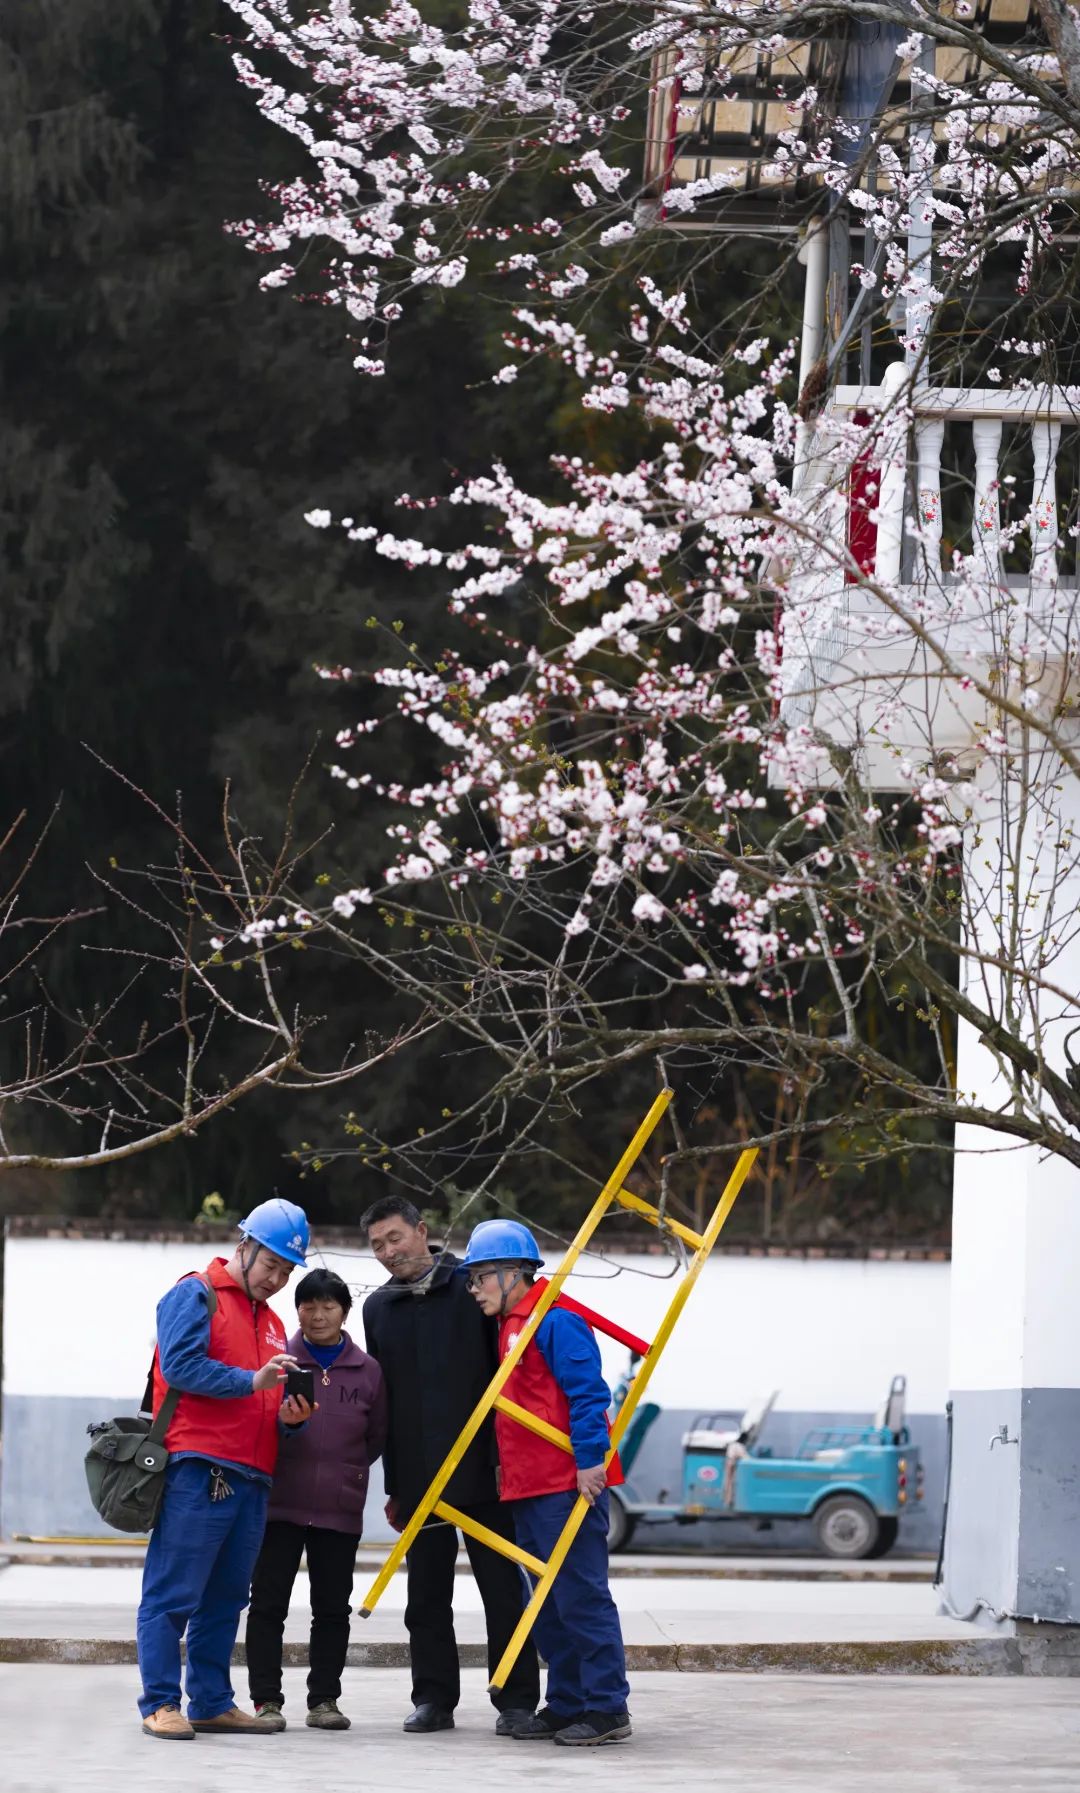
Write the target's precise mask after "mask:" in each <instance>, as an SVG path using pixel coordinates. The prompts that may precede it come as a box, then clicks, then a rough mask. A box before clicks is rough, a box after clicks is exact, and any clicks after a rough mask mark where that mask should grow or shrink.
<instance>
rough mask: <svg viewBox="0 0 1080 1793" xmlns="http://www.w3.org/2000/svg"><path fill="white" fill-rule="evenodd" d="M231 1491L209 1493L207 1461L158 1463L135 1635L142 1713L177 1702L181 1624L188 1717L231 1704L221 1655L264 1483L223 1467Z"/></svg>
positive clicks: (246, 1571) (257, 1524)
mask: <svg viewBox="0 0 1080 1793" xmlns="http://www.w3.org/2000/svg"><path fill="white" fill-rule="evenodd" d="M225 1480H226V1482H227V1483H228V1485H229V1487H230V1488H231V1489H232V1493H231V1494H230V1495H228V1496H227V1497H226V1498H225V1499H224V1500H211V1498H210V1486H211V1479H210V1464H209V1463H208V1462H207V1461H206V1459H205V1458H203V1457H183V1458H181V1460H180V1462H178V1463H170V1464H169V1467H168V1468H167V1469H166V1471H165V1494H164V1498H163V1500H162V1503H161V1515H160V1517H159V1519H158V1522H157V1525H156V1526H155V1527H154V1530H153V1532H152V1534H151V1537H150V1543H149V1545H148V1547H147V1551H146V1566H145V1568H144V1570H143V1582H142V1599H141V1601H140V1603H139V1618H138V1626H137V1636H138V1642H139V1669H140V1671H141V1674H142V1684H143V1690H142V1696H141V1698H140V1700H139V1711H140V1712H141V1713H142V1715H143V1717H144V1718H147V1717H148V1716H149V1715H150V1713H151V1712H156V1711H157V1709H158V1707H159V1706H179V1704H180V1639H181V1638H182V1637H183V1636H184V1633H185V1631H186V1632H187V1677H186V1682H187V1696H188V1717H189V1718H217V1716H218V1714H219V1713H221V1712H228V1711H229V1709H230V1707H232V1706H235V1704H236V1697H235V1695H234V1693H233V1690H232V1682H231V1680H230V1676H229V1664H230V1660H231V1657H232V1650H233V1645H234V1643H235V1642H236V1632H237V1628H238V1626H239V1624H240V1614H241V1613H242V1612H243V1610H244V1608H245V1606H246V1605H247V1603H248V1599H249V1597H250V1594H251V1574H252V1570H253V1569H254V1567H255V1561H256V1558H257V1557H258V1554H259V1546H260V1544H261V1543H262V1537H263V1531H264V1529H265V1527H266V1506H267V1501H268V1499H269V1496H270V1488H269V1485H268V1484H267V1483H266V1482H262V1481H255V1480H253V1478H252V1477H250V1476H242V1475H238V1474H237V1473H236V1471H235V1470H226V1471H225Z"/></svg>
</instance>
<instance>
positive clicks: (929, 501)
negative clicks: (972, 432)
mask: <svg viewBox="0 0 1080 1793" xmlns="http://www.w3.org/2000/svg"><path fill="white" fill-rule="evenodd" d="M944 439H945V420H944V418H943V417H928V418H926V419H925V420H924V422H922V423H919V424H916V426H915V451H916V455H917V458H918V522H919V528H920V529H921V531H922V535H923V539H922V541H921V542H920V544H919V547H918V551H917V554H916V560H915V564H916V567H917V568H918V573H919V576H920V577H921V578H923V579H926V580H930V581H932V582H933V583H935V584H936V583H937V582H938V581H939V580H940V578H941V445H942V442H943V441H944Z"/></svg>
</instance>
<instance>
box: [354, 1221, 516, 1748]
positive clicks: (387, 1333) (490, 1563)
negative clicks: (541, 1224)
mask: <svg viewBox="0 0 1080 1793" xmlns="http://www.w3.org/2000/svg"><path fill="white" fill-rule="evenodd" d="M361 1225H362V1226H363V1228H364V1230H365V1232H366V1233H367V1236H368V1243H369V1244H370V1246H371V1249H372V1251H373V1252H374V1253H375V1256H376V1257H377V1258H378V1260H379V1262H380V1264H381V1265H382V1266H383V1268H384V1270H388V1271H389V1272H390V1280H389V1282H387V1283H385V1284H384V1285H383V1287H382V1288H381V1289H376V1291H375V1293H374V1294H373V1295H369V1296H368V1299H367V1300H366V1301H365V1303H364V1333H365V1337H366V1343H367V1348H368V1351H369V1352H370V1354H371V1356H372V1357H374V1358H375V1359H376V1361H377V1362H378V1364H379V1367H380V1368H381V1370H382V1373H383V1376H384V1378H385V1380H386V1388H387V1394H388V1396H389V1407H390V1427H389V1432H388V1434H387V1440H386V1447H385V1450H384V1452H383V1476H384V1480H385V1484H386V1492H387V1496H388V1498H387V1503H386V1516H387V1518H388V1519H389V1521H390V1523H391V1525H393V1526H394V1527H395V1528H396V1529H397V1530H398V1531H401V1530H402V1529H403V1527H404V1526H405V1525H406V1524H407V1523H408V1521H409V1519H410V1517H411V1516H412V1514H413V1512H414V1511H415V1509H416V1507H417V1506H418V1505H419V1503H420V1501H421V1500H422V1498H423V1496H424V1494H425V1493H426V1491H427V1488H428V1486H429V1484H430V1483H431V1481H432V1480H433V1478H434V1476H435V1474H436V1471H437V1470H438V1469H440V1468H441V1466H442V1464H443V1461H444V1460H445V1458H446V1456H447V1455H448V1453H449V1451H450V1447H451V1446H452V1445H453V1443H454V1441H455V1439H456V1438H457V1436H458V1434H459V1432H460V1431H461V1429H462V1427H463V1426H464V1424H465V1422H466V1420H467V1419H468V1418H469V1416H470V1414H471V1413H472V1411H473V1408H474V1407H475V1406H476V1403H477V1401H478V1400H479V1399H480V1396H481V1395H482V1394H483V1392H484V1390H485V1389H486V1387H487V1385H488V1383H489V1382H490V1381H491V1378H492V1376H493V1375H494V1373H495V1369H496V1364H497V1337H496V1330H495V1327H494V1325H493V1323H492V1322H491V1321H490V1320H487V1319H485V1318H484V1316H483V1315H482V1314H481V1313H480V1311H479V1309H478V1308H477V1305H476V1303H475V1301H473V1299H472V1297H471V1295H470V1294H469V1292H468V1290H467V1289H466V1287H465V1279H464V1276H463V1275H462V1274H461V1271H460V1268H459V1266H458V1261H457V1259H456V1258H455V1257H454V1256H453V1255H452V1254H451V1253H450V1252H446V1251H442V1252H440V1253H439V1254H438V1256H437V1257H436V1256H433V1254H432V1252H431V1249H430V1247H429V1245H428V1235H427V1227H426V1226H425V1224H424V1222H423V1221H422V1220H421V1218H420V1214H419V1211H418V1210H417V1209H416V1208H415V1207H414V1206H413V1204H412V1203H411V1202H410V1201H407V1200H406V1199H405V1198H404V1197H402V1196H398V1195H388V1196H384V1197H383V1198H382V1199H381V1200H380V1201H377V1202H375V1203H374V1205H373V1206H372V1207H370V1208H369V1209H368V1211H367V1213H366V1214H365V1215H364V1217H363V1219H362V1221H361ZM497 1460H498V1459H497V1454H496V1448H495V1433H494V1427H493V1424H492V1421H491V1420H490V1419H488V1420H487V1421H485V1423H484V1425H483V1427H482V1428H481V1430H480V1433H479V1435H478V1437H477V1438H476V1439H475V1440H474V1441H473V1443H472V1444H471V1445H470V1447H469V1449H468V1451H467V1452H466V1453H465V1456H464V1458H463V1459H462V1461H461V1463H460V1465H459V1466H458V1468H457V1470H456V1471H455V1473H454V1476H453V1477H452V1479H451V1481H450V1483H449V1485H448V1487H447V1489H446V1491H445V1493H444V1495H443V1499H444V1500H445V1501H446V1502H447V1504H448V1505H449V1506H453V1507H457V1508H458V1510H459V1511H460V1512H463V1513H465V1514H467V1515H468V1517H469V1518H471V1519H475V1520H476V1521H477V1522H478V1523H479V1524H480V1525H484V1526H487V1527H488V1528H489V1529H490V1530H491V1531H494V1532H497V1533H499V1535H500V1536H502V1537H506V1538H510V1539H512V1538H513V1535H514V1534H513V1522H512V1520H511V1519H510V1518H509V1517H508V1512H507V1508H506V1507H505V1506H500V1503H499V1494H498V1484H497V1479H496V1463H497ZM465 1548H466V1550H467V1551H468V1553H469V1562H470V1563H471V1565H472V1571H473V1575H474V1576H475V1578H476V1585H477V1588H478V1589H479V1593H480V1598H481V1600H482V1601H483V1603H484V1615H485V1618H486V1620H487V1636H488V1668H489V1671H490V1672H492V1673H493V1672H494V1670H495V1668H496V1667H497V1665H498V1663H499V1660H500V1658H501V1656H502V1654H503V1651H504V1650H505V1648H506V1646H507V1644H508V1643H509V1642H510V1638H511V1636H512V1634H513V1632H514V1629H515V1627H516V1625H517V1622H518V1620H519V1619H520V1617H521V1612H522V1607H523V1605H524V1600H523V1591H524V1590H523V1585H522V1579H521V1575H520V1573H519V1571H518V1568H517V1565H516V1564H515V1563H512V1562H511V1561H510V1560H509V1559H508V1558H507V1557H504V1556H500V1555H499V1554H498V1552H496V1551H494V1550H489V1549H488V1548H487V1547H486V1546H485V1545H483V1544H478V1543H477V1542H476V1540H475V1539H473V1538H470V1537H469V1536H468V1534H466V1537H465ZM457 1550H458V1534H457V1532H456V1531H455V1529H454V1528H453V1527H452V1526H449V1525H447V1524H445V1523H444V1522H443V1521H441V1520H430V1521H429V1522H428V1524H427V1525H426V1526H425V1527H424V1529H423V1530H422V1531H421V1533H420V1535H419V1536H418V1538H417V1540H416V1542H415V1544H414V1545H413V1547H412V1549H411V1551H410V1552H409V1558H408V1604H407V1606H406V1609H405V1625H406V1628H407V1630H408V1633H409V1655H410V1658H411V1661H412V1675H413V1694H412V1697H413V1706H414V1711H413V1712H412V1713H411V1714H410V1716H409V1717H408V1718H407V1719H406V1720H405V1727H404V1728H405V1730H406V1731H408V1732H410V1733H411V1734H413V1735H415V1734H416V1733H418V1732H419V1733H426V1732H431V1731H448V1730H452V1729H453V1724H454V1719H453V1713H454V1708H455V1707H456V1705H457V1703H458V1699H459V1698H460V1693H461V1687H460V1680H459V1675H458V1652H457V1639H456V1638H455V1636H454V1613H453V1599H454V1570H455V1565H456V1562H457ZM491 1698H492V1703H493V1704H494V1705H495V1707H496V1708H497V1710H498V1713H499V1717H498V1718H497V1720H496V1723H495V1731H496V1735H497V1736H500V1737H513V1736H514V1734H515V1731H516V1730H518V1729H519V1728H520V1726H521V1724H522V1722H523V1719H522V1715H523V1714H531V1713H533V1712H534V1711H535V1710H536V1707H537V1705H538V1704H539V1700H540V1675H539V1668H538V1665H537V1661H536V1651H535V1649H534V1648H533V1646H532V1644H531V1643H529V1644H526V1646H525V1648H524V1650H523V1651H522V1652H521V1655H520V1656H519V1657H518V1660H517V1664H516V1666H515V1668H514V1672H513V1675H512V1676H511V1678H510V1680H509V1682H508V1683H507V1685H506V1687H505V1688H503V1689H501V1690H500V1689H496V1690H495V1691H493V1693H492V1696H491Z"/></svg>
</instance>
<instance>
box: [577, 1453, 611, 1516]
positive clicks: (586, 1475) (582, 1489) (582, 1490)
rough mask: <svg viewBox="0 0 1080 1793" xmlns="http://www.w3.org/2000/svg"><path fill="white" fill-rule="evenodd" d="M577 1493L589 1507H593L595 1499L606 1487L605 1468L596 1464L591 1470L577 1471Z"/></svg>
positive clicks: (601, 1464)
mask: <svg viewBox="0 0 1080 1793" xmlns="http://www.w3.org/2000/svg"><path fill="white" fill-rule="evenodd" d="M577 1485H578V1493H579V1494H583V1495H584V1496H585V1499H586V1500H587V1501H588V1503H589V1505H590V1507H594V1506H595V1505H596V1502H597V1497H598V1496H599V1495H601V1494H603V1492H604V1489H605V1488H606V1487H607V1468H606V1466H605V1465H604V1464H603V1463H597V1464H596V1465H595V1466H594V1468H592V1469H579V1470H578V1472H577Z"/></svg>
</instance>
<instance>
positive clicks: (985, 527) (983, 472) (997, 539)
mask: <svg viewBox="0 0 1080 1793" xmlns="http://www.w3.org/2000/svg"><path fill="white" fill-rule="evenodd" d="M971 436H972V440H973V442H974V444H975V513H974V516H973V517H972V521H971V545H972V550H973V552H974V555H975V558H976V563H978V562H979V561H981V562H982V566H983V569H984V573H985V577H986V578H988V579H992V580H994V581H995V583H996V582H997V580H998V579H1000V577H1001V510H1000V507H999V504H998V488H999V485H1000V480H999V476H998V463H999V460H1000V456H1001V419H1000V417H979V418H977V419H976V420H975V422H974V423H973V424H972V426H971Z"/></svg>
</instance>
